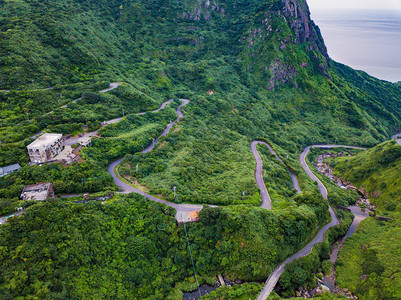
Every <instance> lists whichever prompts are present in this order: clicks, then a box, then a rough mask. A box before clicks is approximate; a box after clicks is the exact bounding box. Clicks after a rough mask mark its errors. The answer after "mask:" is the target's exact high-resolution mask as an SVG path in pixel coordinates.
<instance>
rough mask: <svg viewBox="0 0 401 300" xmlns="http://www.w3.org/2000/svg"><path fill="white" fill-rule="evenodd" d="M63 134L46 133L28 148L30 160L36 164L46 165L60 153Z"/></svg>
mask: <svg viewBox="0 0 401 300" xmlns="http://www.w3.org/2000/svg"><path fill="white" fill-rule="evenodd" d="M62 137H63V135H62V134H58V133H45V134H43V135H42V136H40V137H38V138H37V139H36V140H35V141H33V142H32V143H31V144H29V145H28V146H27V148H28V154H29V158H30V159H31V162H32V163H34V164H40V163H45V162H47V161H49V160H52V159H53V158H54V157H55V156H56V155H57V154H59V153H60V151H61V148H62Z"/></svg>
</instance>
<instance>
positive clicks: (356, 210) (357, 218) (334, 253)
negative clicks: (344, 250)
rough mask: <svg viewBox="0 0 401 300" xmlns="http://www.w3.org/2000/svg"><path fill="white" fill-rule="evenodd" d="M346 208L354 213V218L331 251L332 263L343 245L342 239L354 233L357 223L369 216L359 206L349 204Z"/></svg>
mask: <svg viewBox="0 0 401 300" xmlns="http://www.w3.org/2000/svg"><path fill="white" fill-rule="evenodd" d="M348 208H349V209H350V210H351V212H352V213H353V214H354V216H355V218H354V220H353V221H352V224H351V226H350V227H349V228H348V231H347V233H346V234H345V235H344V237H343V238H342V239H341V240H340V241H339V243H338V245H337V246H336V247H335V248H334V249H333V251H332V252H331V255H330V261H331V262H332V263H333V264H335V262H336V261H337V257H338V252H339V251H340V248H341V246H342V245H343V243H344V241H345V240H346V239H347V238H349V237H350V236H351V235H353V234H354V233H355V231H356V230H357V229H358V225H359V224H360V223H361V222H362V221H363V220H365V219H366V218H367V217H369V213H368V212H366V211H365V212H363V211H362V209H361V208H360V207H359V206H350V207H348Z"/></svg>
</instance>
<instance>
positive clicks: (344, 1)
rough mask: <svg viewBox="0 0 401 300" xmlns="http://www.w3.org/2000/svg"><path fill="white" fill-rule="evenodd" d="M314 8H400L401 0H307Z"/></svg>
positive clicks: (312, 8)
mask: <svg viewBox="0 0 401 300" xmlns="http://www.w3.org/2000/svg"><path fill="white" fill-rule="evenodd" d="M307 2H308V3H309V6H310V8H311V10H312V11H313V10H314V9H319V10H320V9H345V10H347V9H384V10H400V11H401V0H307Z"/></svg>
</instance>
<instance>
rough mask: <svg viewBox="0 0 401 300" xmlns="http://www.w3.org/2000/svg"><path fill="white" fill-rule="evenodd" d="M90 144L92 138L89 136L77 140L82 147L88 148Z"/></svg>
mask: <svg viewBox="0 0 401 300" xmlns="http://www.w3.org/2000/svg"><path fill="white" fill-rule="evenodd" d="M91 143H92V137H90V136H83V137H82V138H81V139H80V140H79V144H80V145H81V146H82V147H88V146H90V145H91Z"/></svg>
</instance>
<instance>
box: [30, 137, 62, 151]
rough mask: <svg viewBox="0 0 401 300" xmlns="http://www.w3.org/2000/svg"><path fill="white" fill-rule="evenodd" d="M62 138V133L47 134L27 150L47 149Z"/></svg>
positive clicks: (31, 144)
mask: <svg viewBox="0 0 401 300" xmlns="http://www.w3.org/2000/svg"><path fill="white" fill-rule="evenodd" d="M62 137H63V135H62V134H60V133H45V134H43V135H41V136H40V137H38V138H37V139H36V140H34V141H33V142H32V143H30V144H29V145H28V146H27V148H28V149H29V148H45V147H46V146H49V145H52V144H54V143H56V142H57V141H58V140H59V139H61V138H62Z"/></svg>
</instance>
